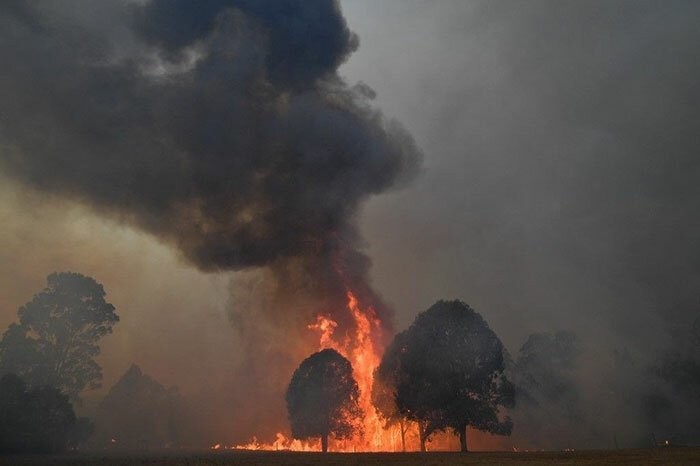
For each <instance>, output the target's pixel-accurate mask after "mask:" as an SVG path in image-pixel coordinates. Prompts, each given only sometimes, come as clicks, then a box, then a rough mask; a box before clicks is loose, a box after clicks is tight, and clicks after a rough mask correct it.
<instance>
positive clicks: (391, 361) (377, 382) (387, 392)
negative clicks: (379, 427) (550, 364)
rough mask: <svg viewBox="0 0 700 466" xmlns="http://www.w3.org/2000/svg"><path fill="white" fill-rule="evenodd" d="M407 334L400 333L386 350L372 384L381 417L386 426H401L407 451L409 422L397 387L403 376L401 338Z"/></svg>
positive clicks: (376, 407) (373, 398)
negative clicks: (399, 401) (397, 395)
mask: <svg viewBox="0 0 700 466" xmlns="http://www.w3.org/2000/svg"><path fill="white" fill-rule="evenodd" d="M405 336H406V335H405V333H400V334H398V335H397V336H396V339H395V340H394V341H395V343H394V344H392V345H390V346H389V347H388V348H387V350H386V351H385V352H384V355H383V356H382V360H381V363H380V364H379V366H378V367H377V369H375V371H374V383H373V384H372V404H373V405H374V407H375V409H376V410H377V414H378V415H379V417H380V419H382V420H383V421H384V425H385V427H389V426H392V425H398V426H399V431H400V433H401V450H402V451H406V432H407V431H408V425H409V422H408V420H407V419H406V417H405V416H404V415H403V414H401V412H400V410H399V407H398V406H397V405H396V387H397V384H398V381H399V378H400V376H401V373H400V368H401V366H400V353H399V352H398V351H399V350H400V348H402V347H403V343H402V342H401V339H402V338H405Z"/></svg>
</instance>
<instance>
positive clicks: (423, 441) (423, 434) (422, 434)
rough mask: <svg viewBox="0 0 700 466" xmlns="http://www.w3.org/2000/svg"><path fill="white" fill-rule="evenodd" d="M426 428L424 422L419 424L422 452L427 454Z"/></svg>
mask: <svg viewBox="0 0 700 466" xmlns="http://www.w3.org/2000/svg"><path fill="white" fill-rule="evenodd" d="M425 437H426V436H425V428H424V427H423V423H422V422H420V421H419V422H418V438H419V439H420V451H422V452H426V451H427V450H426V449H425Z"/></svg>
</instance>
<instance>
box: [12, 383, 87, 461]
mask: <svg viewBox="0 0 700 466" xmlns="http://www.w3.org/2000/svg"><path fill="white" fill-rule="evenodd" d="M89 431H90V423H89V421H87V420H86V419H84V418H81V419H77V418H76V417H75V413H74V412H73V407H72V406H71V404H70V402H69V401H68V397H67V396H66V395H64V394H62V393H61V392H60V391H59V390H57V389H56V388H53V387H49V386H38V387H34V388H31V389H28V388H27V386H26V384H25V383H24V382H23V381H22V379H20V378H19V377H18V376H16V375H15V374H5V375H4V376H3V377H2V379H0V453H3V454H7V453H57V452H60V451H63V450H65V449H66V448H68V447H74V446H76V445H77V444H78V443H81V442H83V441H84V440H85V437H86V435H89Z"/></svg>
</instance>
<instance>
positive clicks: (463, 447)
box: [459, 426, 469, 453]
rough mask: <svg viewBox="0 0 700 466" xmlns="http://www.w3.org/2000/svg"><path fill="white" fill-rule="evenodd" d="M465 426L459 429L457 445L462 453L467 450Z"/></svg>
mask: <svg viewBox="0 0 700 466" xmlns="http://www.w3.org/2000/svg"><path fill="white" fill-rule="evenodd" d="M467 429H468V427H467V426H464V427H463V428H462V429H461V430H460V431H459V447H460V451H461V452H462V453H466V452H468V451H469V450H468V449H467Z"/></svg>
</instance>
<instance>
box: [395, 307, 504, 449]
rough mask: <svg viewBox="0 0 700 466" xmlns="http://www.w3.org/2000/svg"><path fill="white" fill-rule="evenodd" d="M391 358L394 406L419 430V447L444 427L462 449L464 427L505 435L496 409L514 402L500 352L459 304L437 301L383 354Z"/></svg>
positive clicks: (479, 322)
mask: <svg viewBox="0 0 700 466" xmlns="http://www.w3.org/2000/svg"><path fill="white" fill-rule="evenodd" d="M388 351H389V352H391V353H393V354H396V355H397V363H396V364H398V365H399V368H398V377H397V385H396V405H397V407H398V410H399V412H400V413H401V414H402V415H404V416H406V417H407V418H408V419H411V420H414V421H417V422H418V423H419V427H420V437H421V449H422V450H424V449H425V440H426V439H427V438H428V437H429V435H430V434H431V433H432V432H434V431H439V430H446V429H450V430H452V431H453V432H455V433H456V434H458V435H459V439H460V446H461V450H462V451H467V427H468V426H472V427H473V428H476V429H478V430H482V431H486V432H491V433H494V434H501V435H508V434H510V432H511V429H512V422H511V420H510V418H508V417H506V418H505V419H503V420H500V419H499V418H498V413H499V407H500V406H505V407H511V406H513V403H514V393H513V392H514V390H513V385H512V384H511V383H510V382H509V381H508V379H507V378H506V377H505V376H504V374H503V372H504V369H505V367H504V366H505V364H504V349H503V345H502V344H501V341H500V340H499V339H498V337H497V336H496V334H495V333H494V332H493V331H492V330H491V329H490V328H489V326H488V325H487V324H486V322H485V321H484V319H483V318H482V317H481V316H480V315H479V314H478V313H476V312H475V311H474V310H473V309H472V308H470V307H469V306H468V305H466V304H465V303H463V302H461V301H438V302H437V303H435V304H434V305H433V306H431V307H430V309H428V310H427V311H425V312H423V313H421V314H419V315H418V317H417V318H416V320H415V321H414V322H413V324H412V325H411V326H410V327H409V329H408V330H406V331H405V332H403V333H402V334H399V335H398V336H397V337H396V338H395V339H394V342H393V343H392V345H390V348H389V350H388Z"/></svg>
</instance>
